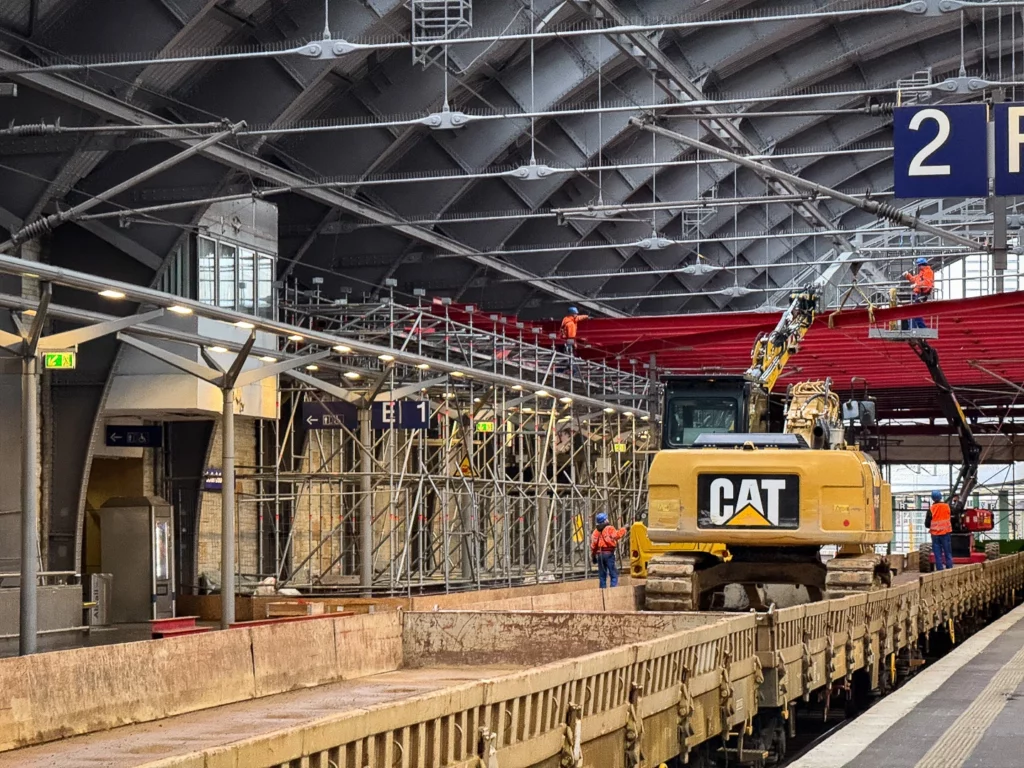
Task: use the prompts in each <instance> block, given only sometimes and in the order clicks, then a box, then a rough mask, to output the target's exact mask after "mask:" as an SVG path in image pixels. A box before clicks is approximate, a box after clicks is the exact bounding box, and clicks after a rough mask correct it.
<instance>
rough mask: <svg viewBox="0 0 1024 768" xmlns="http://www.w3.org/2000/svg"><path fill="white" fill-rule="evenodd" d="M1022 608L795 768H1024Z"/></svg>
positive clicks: (966, 643) (884, 701) (793, 765)
mask: <svg viewBox="0 0 1024 768" xmlns="http://www.w3.org/2000/svg"><path fill="white" fill-rule="evenodd" d="M1021 723H1024V606H1020V607H1018V608H1016V609H1014V610H1013V611H1011V612H1010V613H1008V614H1006V615H1005V616H1003V617H1002V618H1000V619H999V620H997V621H995V622H993V623H992V624H990V625H989V626H987V627H985V628H984V629H983V630H981V631H980V632H978V633H977V634H975V635H974V636H972V637H970V638H968V639H967V640H965V641H964V642H963V643H962V644H961V645H960V646H959V647H957V648H954V649H953V650H952V651H951V652H950V653H948V654H947V655H946V656H944V657H943V658H942V659H941V660H939V661H938V662H936V663H935V664H933V665H932V666H930V667H927V668H926V669H925V670H924V671H922V672H921V673H920V674H919V675H917V676H916V677H915V678H914V679H912V680H911V681H909V682H908V683H907V684H906V685H904V686H903V687H902V688H900V689H899V690H897V691H895V692H894V693H892V694H890V695H889V696H887V697H885V698H884V699H882V700H881V701H879V702H878V703H877V704H875V705H874V706H873V707H871V709H869V710H868V711H867V712H865V713H864V714H863V715H861V716H860V717H858V718H856V719H855V720H853V721H852V722H850V723H849V724H847V725H845V726H844V727H843V728H841V729H840V730H839V731H837V732H836V733H835V734H834V735H833V736H831V737H830V738H828V739H827V740H825V741H824V742H822V743H821V744H819V745H818V746H817V747H815V748H814V749H813V750H811V751H810V752H808V753H807V754H805V755H804V756H803V757H801V758H800V759H798V760H796V761H794V762H793V763H790V765H789V768H877V766H885V767H886V768H1018V767H1019V766H1024V729H1022V728H1021Z"/></svg>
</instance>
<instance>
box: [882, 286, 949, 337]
mask: <svg viewBox="0 0 1024 768" xmlns="http://www.w3.org/2000/svg"><path fill="white" fill-rule="evenodd" d="M910 304H912V294H911V293H910V291H909V290H905V289H899V288H892V289H890V290H889V307H890V308H895V307H902V306H907V305H910ZM919 306H920V307H921V310H922V315H921V316H920V317H913V318H908V319H906V320H890V321H888V322H885V323H874V324H873V325H872V326H871V327H870V328H869V329H868V338H869V339H882V340H883V341H912V340H913V339H937V338H939V318H938V317H937V316H935V315H931V316H930V317H926V316H924V314H923V312H924V310H925V307H926V306H927V303H926V302H921V304H920V305H919ZM872 319H874V318H872Z"/></svg>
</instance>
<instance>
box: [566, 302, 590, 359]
mask: <svg viewBox="0 0 1024 768" xmlns="http://www.w3.org/2000/svg"><path fill="white" fill-rule="evenodd" d="M589 319H590V318H589V317H588V316H587V315H581V314H580V311H579V310H578V309H577V308H576V307H569V312H568V313H567V314H566V316H565V317H563V318H562V326H561V328H559V335H560V336H561V337H562V343H563V344H564V345H565V351H566V354H570V355H571V354H572V352H573V348H574V347H575V346H576V332H577V331H578V330H579V324H580V321H581V320H589Z"/></svg>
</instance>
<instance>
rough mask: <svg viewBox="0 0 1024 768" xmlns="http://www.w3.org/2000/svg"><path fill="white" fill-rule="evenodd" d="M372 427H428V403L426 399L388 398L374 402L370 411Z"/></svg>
mask: <svg viewBox="0 0 1024 768" xmlns="http://www.w3.org/2000/svg"><path fill="white" fill-rule="evenodd" d="M370 424H371V425H372V426H373V428H374V429H429V428H430V403H428V402H427V401H426V400H389V401H384V402H380V403H374V404H373V408H372V409H371V411H370Z"/></svg>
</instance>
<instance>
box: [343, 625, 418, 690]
mask: <svg viewBox="0 0 1024 768" xmlns="http://www.w3.org/2000/svg"><path fill="white" fill-rule="evenodd" d="M334 633H335V635H334V642H335V648H336V652H335V653H336V657H337V660H338V666H337V678H336V679H338V680H351V679H353V678H356V677H366V676H367V675H376V674H380V673H381V672H390V671H391V670H393V669H398V668H399V667H400V666H401V664H402V616H401V614H399V613H380V614H373V615H369V616H352V617H350V618H348V619H347V620H339V621H337V622H335V623H334Z"/></svg>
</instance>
